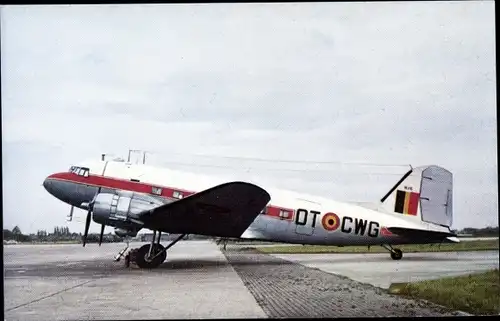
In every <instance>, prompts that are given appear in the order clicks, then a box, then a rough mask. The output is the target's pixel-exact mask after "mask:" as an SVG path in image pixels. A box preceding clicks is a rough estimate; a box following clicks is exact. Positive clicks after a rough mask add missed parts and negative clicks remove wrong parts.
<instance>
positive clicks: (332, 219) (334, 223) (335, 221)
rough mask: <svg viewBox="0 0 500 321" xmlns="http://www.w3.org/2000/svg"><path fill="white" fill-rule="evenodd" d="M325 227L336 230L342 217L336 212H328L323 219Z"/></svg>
mask: <svg viewBox="0 0 500 321" xmlns="http://www.w3.org/2000/svg"><path fill="white" fill-rule="evenodd" d="M321 224H322V225H323V228H324V229H325V230H327V231H335V230H336V229H338V228H339V225H340V219H339V217H338V216H337V214H335V213H326V214H325V215H323V218H322V219H321Z"/></svg>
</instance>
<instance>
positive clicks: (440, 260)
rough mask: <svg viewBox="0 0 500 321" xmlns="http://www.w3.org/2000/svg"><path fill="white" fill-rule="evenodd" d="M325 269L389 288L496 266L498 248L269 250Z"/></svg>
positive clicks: (289, 259)
mask: <svg viewBox="0 0 500 321" xmlns="http://www.w3.org/2000/svg"><path fill="white" fill-rule="evenodd" d="M272 255H273V256H275V257H278V258H281V259H284V260H288V261H292V262H296V263H299V264H303V265H305V266H308V267H312V268H317V269H320V270H322V271H325V272H328V273H335V274H340V275H344V276H347V277H348V278H350V279H353V280H356V281H359V282H363V283H368V284H372V285H374V286H377V287H381V288H384V289H388V288H389V286H390V285H391V283H400V282H415V281H421V280H431V279H439V278H442V277H448V276H458V275H464V274H469V273H474V272H483V271H487V270H491V269H494V268H498V264H499V261H498V256H499V255H498V251H477V252H432V253H404V254H403V258H402V259H401V260H400V261H394V260H392V259H391V258H390V257H389V254H384V253H377V254H375V253H373V254H347V253H336V254H272Z"/></svg>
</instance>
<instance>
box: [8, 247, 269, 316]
mask: <svg viewBox="0 0 500 321" xmlns="http://www.w3.org/2000/svg"><path fill="white" fill-rule="evenodd" d="M131 245H132V246H133V247H139V246H141V245H143V243H139V244H131ZM123 247H124V245H123V244H103V246H102V247H101V248H99V247H98V246H97V245H96V244H89V245H87V246H86V247H85V248H82V246H81V245H53V246H45V245H33V246H29V245H19V246H11V247H5V248H4V249H5V250H4V252H5V259H4V262H5V263H4V264H5V280H4V284H5V290H4V297H5V319H6V320H67V319H73V320H75V319H172V318H176V319H193V318H249V317H253V318H255V317H257V318H259V317H260V318H262V317H266V314H265V313H264V312H263V311H262V309H261V308H260V307H259V305H258V304H257V302H256V301H255V299H254V297H253V296H252V295H251V294H250V292H249V291H248V290H247V288H246V287H245V286H244V285H243V282H242V281H241V279H240V278H239V277H238V275H237V274H236V272H235V271H234V270H233V268H232V267H231V266H230V265H229V264H228V263H227V260H226V258H225V257H224V255H223V254H222V253H221V252H220V250H219V249H218V247H217V246H216V245H215V244H214V243H211V242H196V241H188V242H179V243H177V244H176V245H175V246H174V247H172V248H171V250H170V251H169V252H168V254H169V255H168V258H167V260H168V262H165V263H164V264H163V265H162V266H161V267H160V268H158V269H156V270H150V271H146V270H139V269H126V268H125V267H124V266H123V264H122V262H114V261H113V257H114V255H116V253H118V251H119V250H120V249H122V248H123Z"/></svg>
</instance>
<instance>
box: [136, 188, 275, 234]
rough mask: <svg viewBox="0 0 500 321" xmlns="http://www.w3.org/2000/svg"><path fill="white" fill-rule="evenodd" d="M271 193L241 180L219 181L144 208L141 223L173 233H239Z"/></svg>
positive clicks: (244, 228)
mask: <svg viewBox="0 0 500 321" xmlns="http://www.w3.org/2000/svg"><path fill="white" fill-rule="evenodd" d="M270 199H271V197H270V196H269V194H268V193H267V192H266V191H265V190H264V189H262V188H260V187H258V186H256V185H253V184H250V183H244V182H231V183H225V184H221V185H218V186H215V187H212V188H209V189H207V190H204V191H202V192H199V193H196V194H193V195H191V196H188V197H186V198H183V199H181V200H178V201H175V202H173V203H169V204H165V205H162V206H159V207H156V208H154V209H152V210H149V211H146V212H144V213H143V214H141V216H140V218H139V219H140V220H141V221H142V222H143V223H144V225H143V227H145V228H149V229H152V230H160V231H164V232H168V233H174V234H200V235H211V236H219V237H240V236H241V234H243V232H244V231H245V230H246V229H247V228H248V226H249V225H250V224H252V222H253V221H254V219H255V218H256V217H257V215H259V213H260V212H261V210H262V209H263V208H264V207H265V206H266V205H267V203H268V202H269V201H270Z"/></svg>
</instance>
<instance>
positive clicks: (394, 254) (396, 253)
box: [382, 244, 403, 261]
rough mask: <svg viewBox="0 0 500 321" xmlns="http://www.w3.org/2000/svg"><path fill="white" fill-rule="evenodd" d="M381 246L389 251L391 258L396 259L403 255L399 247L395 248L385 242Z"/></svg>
mask: <svg viewBox="0 0 500 321" xmlns="http://www.w3.org/2000/svg"><path fill="white" fill-rule="evenodd" d="M382 246H383V247H384V248H385V249H387V250H388V251H389V252H390V253H391V259H393V260H396V261H397V260H401V258H402V257H403V251H401V250H400V249H395V248H393V247H392V246H390V245H386V244H383V245H382Z"/></svg>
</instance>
